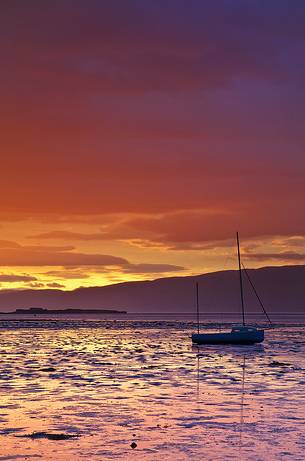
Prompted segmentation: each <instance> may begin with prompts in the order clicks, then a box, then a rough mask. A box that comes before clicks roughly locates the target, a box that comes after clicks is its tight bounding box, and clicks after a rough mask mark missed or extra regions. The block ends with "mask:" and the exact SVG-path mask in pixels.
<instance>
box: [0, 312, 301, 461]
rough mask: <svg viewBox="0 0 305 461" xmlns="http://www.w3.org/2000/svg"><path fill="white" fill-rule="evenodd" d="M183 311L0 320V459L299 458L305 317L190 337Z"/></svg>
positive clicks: (181, 460) (167, 460) (165, 460)
mask: <svg viewBox="0 0 305 461" xmlns="http://www.w3.org/2000/svg"><path fill="white" fill-rule="evenodd" d="M190 335H191V329H190V325H189V324H188V323H183V322H178V323H175V322H166V321H163V322H148V321H146V322H145V321H143V322H132V321H126V322H124V321H119V322H118V321H107V322H106V321H84V320H82V321H78V320H70V321H67V320H57V321H47V320H45V321H43V322H40V321H39V320H36V321H33V322H27V321H15V322H0V338H1V341H0V349H1V355H0V396H1V398H0V461H1V460H2V461H4V460H31V459H33V460H36V459H42V460H44V461H49V460H57V461H58V460H91V461H94V460H99V461H100V460H103V461H107V460H139V461H140V460H141V461H142V460H143V461H151V460H162V461H172V460H175V461H186V460H189V459H205V460H215V461H216V460H224V459H225V460H243V461H245V460H253V461H259V460H268V461H272V460H274V461H275V460H276V461H279V460H293V461H298V460H300V461H301V460H303V459H304V452H305V327H304V326H300V325H299V326H286V327H284V326H281V327H277V328H275V329H273V330H268V331H266V339H265V342H264V344H263V345H257V346H201V347H199V348H198V347H192V344H191V339H190Z"/></svg>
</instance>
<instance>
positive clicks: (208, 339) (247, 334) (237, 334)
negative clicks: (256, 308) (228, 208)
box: [192, 232, 271, 344]
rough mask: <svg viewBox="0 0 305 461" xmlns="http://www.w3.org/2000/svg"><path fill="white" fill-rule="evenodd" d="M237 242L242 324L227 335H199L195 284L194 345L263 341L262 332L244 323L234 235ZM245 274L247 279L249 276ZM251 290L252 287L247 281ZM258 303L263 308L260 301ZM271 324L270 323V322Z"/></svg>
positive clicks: (243, 308)
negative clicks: (195, 319) (195, 318)
mask: <svg viewBox="0 0 305 461" xmlns="http://www.w3.org/2000/svg"><path fill="white" fill-rule="evenodd" d="M236 241H237V256H238V267H239V286H240V300H241V309H242V324H241V325H235V326H233V327H232V330H231V331H230V332H227V333H225V332H224V333H200V331H199V297H198V283H196V302H197V333H193V334H192V342H193V343H195V344H255V343H262V342H263V341H264V335H265V333H264V330H262V329H258V328H256V327H255V326H251V325H246V321H245V303H244V291H243V279H242V269H241V261H240V248H239V235H238V232H237V233H236ZM244 270H245V272H246V275H247V277H248V278H249V275H248V273H247V271H246V269H244ZM249 281H250V283H251V286H252V288H253V289H254V286H253V284H252V282H251V280H250V279H249ZM254 291H255V294H256V296H257V298H258V299H259V297H258V294H257V292H256V290H254ZM259 302H260V304H261V306H262V307H263V305H262V303H261V301H260V299H259ZM263 310H264V312H265V314H266V315H267V318H268V320H269V321H270V319H269V317H268V314H267V313H266V311H265V309H264V307H263ZM270 323H271V321H270Z"/></svg>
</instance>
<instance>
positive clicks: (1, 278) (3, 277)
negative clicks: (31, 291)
mask: <svg viewBox="0 0 305 461" xmlns="http://www.w3.org/2000/svg"><path fill="white" fill-rule="evenodd" d="M36 280H37V278H36V277H33V276H31V275H15V274H0V282H12V283H15V282H34V281H36Z"/></svg>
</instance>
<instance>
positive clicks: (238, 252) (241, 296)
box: [236, 232, 245, 325]
mask: <svg viewBox="0 0 305 461" xmlns="http://www.w3.org/2000/svg"><path fill="white" fill-rule="evenodd" d="M236 240H237V255H238V267H239V284H240V300H241V311H242V316H243V325H245V306H244V290H243V279H242V274H241V262H240V249H239V235H238V232H236Z"/></svg>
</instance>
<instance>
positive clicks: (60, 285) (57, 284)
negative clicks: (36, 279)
mask: <svg viewBox="0 0 305 461" xmlns="http://www.w3.org/2000/svg"><path fill="white" fill-rule="evenodd" d="M46 286H47V287H48V288H65V285H62V284H61V283H57V282H51V283H47V284H46Z"/></svg>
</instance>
